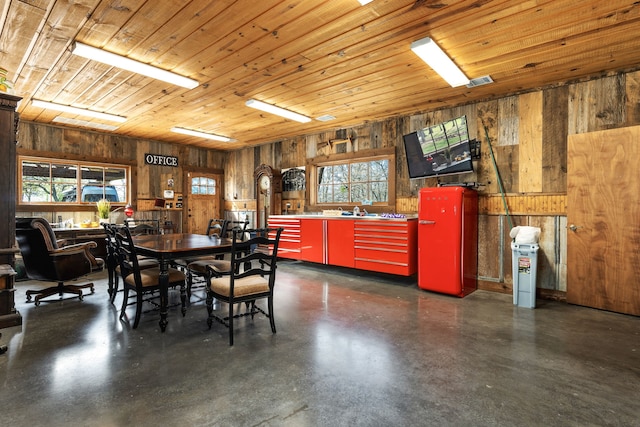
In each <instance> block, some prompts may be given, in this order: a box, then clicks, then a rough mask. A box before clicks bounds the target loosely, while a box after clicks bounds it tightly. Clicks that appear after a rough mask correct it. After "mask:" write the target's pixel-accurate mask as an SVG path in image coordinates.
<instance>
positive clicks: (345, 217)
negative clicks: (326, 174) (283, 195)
mask: <svg viewBox="0 0 640 427" xmlns="http://www.w3.org/2000/svg"><path fill="white" fill-rule="evenodd" d="M269 218H274V219H341V220H356V219H357V220H368V221H410V220H417V219H418V215H411V214H409V215H407V216H406V218H387V217H384V216H380V215H377V214H368V215H364V216H355V215H323V214H311V213H310V214H303V215H269Z"/></svg>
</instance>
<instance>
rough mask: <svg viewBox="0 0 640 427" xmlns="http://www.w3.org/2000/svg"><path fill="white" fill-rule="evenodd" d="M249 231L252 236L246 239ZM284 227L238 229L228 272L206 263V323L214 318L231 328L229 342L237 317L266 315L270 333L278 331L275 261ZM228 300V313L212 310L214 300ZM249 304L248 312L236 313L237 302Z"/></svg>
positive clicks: (234, 236) (211, 322)
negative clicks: (263, 304) (264, 306)
mask: <svg viewBox="0 0 640 427" xmlns="http://www.w3.org/2000/svg"><path fill="white" fill-rule="evenodd" d="M245 233H247V234H248V235H249V236H250V238H249V239H243V236H244V234H245ZM281 233H282V228H264V229H256V230H236V231H234V233H233V238H232V239H233V241H232V246H231V260H230V269H229V272H228V274H224V275H220V274H219V272H218V271H217V269H216V268H215V266H211V265H209V266H207V270H208V274H207V298H206V306H207V313H208V318H207V325H208V326H209V328H211V325H212V324H213V320H214V319H215V320H216V321H218V322H220V323H222V324H223V325H225V326H226V327H227V328H228V329H229V345H230V346H232V345H233V322H234V319H236V318H240V317H244V316H251V319H253V318H254V316H255V315H256V314H257V313H262V314H264V315H265V316H266V317H267V318H268V319H269V322H270V324H271V332H273V333H274V334H275V333H276V324H275V321H274V317H273V290H274V287H275V282H276V260H277V255H278V244H279V242H280V234H281ZM214 299H216V300H218V301H220V302H224V303H227V305H228V312H227V313H226V316H224V315H218V314H217V313H215V312H214V310H213V300H214ZM259 299H266V300H267V310H266V311H264V310H263V309H261V308H260V307H258V306H257V305H256V301H257V300H259ZM242 302H245V303H247V304H248V305H247V308H246V311H245V312H244V313H242V314H240V313H234V305H235V304H236V303H242Z"/></svg>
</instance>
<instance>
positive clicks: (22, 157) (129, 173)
mask: <svg viewBox="0 0 640 427" xmlns="http://www.w3.org/2000/svg"><path fill="white" fill-rule="evenodd" d="M23 161H34V162H46V163H50V164H65V165H68V164H73V165H77V166H78V170H79V169H80V168H81V167H82V166H93V167H96V166H97V167H103V168H122V169H124V170H125V174H126V180H127V184H126V188H127V197H126V200H125V201H122V202H111V204H112V206H116V207H120V206H126V205H127V204H130V203H131V200H132V188H133V179H134V171H133V167H132V166H131V165H128V164H121V163H109V162H99V161H85V160H80V159H73V158H60V159H58V158H51V157H44V156H37V155H27V154H18V156H17V159H16V162H17V164H16V175H17V180H16V181H17V188H16V206H17V207H22V208H23V210H24V208H28V209H32V210H33V209H34V208H45V209H44V210H47V209H46V207H55V208H56V209H57V210H61V209H60V208H63V207H64V208H65V209H62V210H69V208H71V209H70V210H85V209H86V208H90V209H91V210H95V202H82V201H78V200H76V201H75V202H43V201H37V202H25V201H23V200H22V181H23V177H22V162H23Z"/></svg>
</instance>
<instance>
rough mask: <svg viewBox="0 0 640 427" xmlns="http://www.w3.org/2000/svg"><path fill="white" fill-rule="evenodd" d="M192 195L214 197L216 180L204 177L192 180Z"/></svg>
mask: <svg viewBox="0 0 640 427" xmlns="http://www.w3.org/2000/svg"><path fill="white" fill-rule="evenodd" d="M191 194H198V195H202V196H214V195H215V194H216V180H215V179H213V178H207V177H204V176H196V177H193V178H191Z"/></svg>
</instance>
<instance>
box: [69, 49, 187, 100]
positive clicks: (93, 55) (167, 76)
mask: <svg viewBox="0 0 640 427" xmlns="http://www.w3.org/2000/svg"><path fill="white" fill-rule="evenodd" d="M71 53H73V54H74V55H78V56H82V57H83V58H87V59H92V60H94V61H98V62H102V63H103V64H107V65H111V66H113V67H117V68H122V69H123V70H127V71H132V72H134V73H138V74H142V75H143V76H147V77H152V78H154V79H157V80H162V81H163V82H167V83H171V84H174V85H177V86H182V87H185V88H187V89H193V88H196V87H198V85H199V83H198V81H197V80H193V79H190V78H188V77H185V76H181V75H180V74H176V73H172V72H171V71H167V70H163V69H161V68H158V67H154V66H152V65H149V64H145V63H142V62H139V61H135V60H133V59H129V58H125V57H124V56H120V55H116V54H115V53H111V52H107V51H106V50H102V49H98V48H95V47H92V46H87V45H86V44H84V43H80V42H75V43H74V44H73V48H72V49H71Z"/></svg>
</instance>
